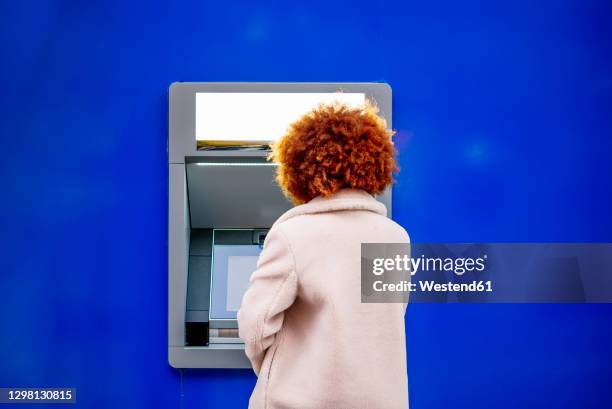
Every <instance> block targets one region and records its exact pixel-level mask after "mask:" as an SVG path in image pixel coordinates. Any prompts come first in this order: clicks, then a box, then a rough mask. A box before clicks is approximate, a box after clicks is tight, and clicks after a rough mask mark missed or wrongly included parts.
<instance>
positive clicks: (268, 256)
mask: <svg viewBox="0 0 612 409" xmlns="http://www.w3.org/2000/svg"><path fill="white" fill-rule="evenodd" d="M392 134H393V132H391V131H389V130H387V128H386V124H385V122H384V120H383V119H382V118H380V117H379V116H378V115H377V112H376V110H375V109H374V108H372V107H371V106H369V105H368V106H366V107H365V108H348V107H346V106H343V105H328V106H319V107H318V108H317V109H315V110H313V111H312V112H310V113H308V114H306V115H304V116H303V117H302V118H301V119H300V120H298V121H297V122H295V123H293V124H292V125H291V126H290V128H289V130H288V133H287V134H286V135H285V136H284V137H283V138H282V139H281V140H280V141H279V142H278V143H277V144H276V145H275V146H273V159H274V160H275V161H276V162H278V164H279V168H278V176H277V180H278V183H279V185H280V186H281V187H282V189H283V191H284V192H285V194H286V195H287V196H288V197H289V198H291V199H292V200H293V202H295V204H297V205H298V206H296V207H294V208H293V209H291V210H289V211H288V212H286V213H285V214H283V215H282V216H281V217H280V218H279V219H278V220H277V221H276V222H275V223H274V225H273V226H272V228H271V229H270V232H269V233H268V236H267V238H266V241H265V245H264V249H263V251H262V253H261V256H260V258H259V262H258V265H257V271H255V272H254V273H253V275H252V277H251V283H250V287H249V289H248V290H247V291H246V293H245V295H244V298H243V301H242V306H241V308H240V311H239V312H238V324H239V328H240V330H239V331H240V337H241V338H242V339H243V340H244V341H245V346H246V354H247V356H248V357H249V359H250V361H251V363H252V364H253V369H254V370H255V373H256V374H257V375H258V380H257V385H256V386H255V390H254V392H253V395H252V396H251V400H250V404H249V407H250V408H253V409H254V408H296V409H307V408H317V409H319V408H321V409H358V408H368V409H375V408H381V409H391V408H403V409H405V408H407V406H408V381H407V372H406V350H405V332H404V313H405V304H397V303H396V304H392V303H389V304H365V303H361V290H360V277H361V270H360V251H361V243H372V242H380V243H386V242H388V243H408V241H409V239H408V234H407V233H406V231H405V230H404V229H403V228H402V227H401V226H399V225H398V224H396V223H395V222H393V221H392V220H390V219H388V218H387V217H386V208H385V206H384V205H383V204H381V203H379V202H378V201H376V200H375V199H374V197H373V196H372V195H374V194H378V193H381V192H383V191H384V190H385V189H386V188H387V187H388V186H389V185H390V184H391V182H392V172H393V171H394V170H395V159H394V152H395V151H394V147H393V144H392V142H391V136H392Z"/></svg>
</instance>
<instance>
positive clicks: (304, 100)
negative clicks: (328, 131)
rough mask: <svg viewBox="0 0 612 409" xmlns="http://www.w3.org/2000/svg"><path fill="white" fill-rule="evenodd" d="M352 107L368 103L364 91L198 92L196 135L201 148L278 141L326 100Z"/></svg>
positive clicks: (326, 101)
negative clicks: (291, 126) (292, 124)
mask: <svg viewBox="0 0 612 409" xmlns="http://www.w3.org/2000/svg"><path fill="white" fill-rule="evenodd" d="M332 102H339V103H343V104H346V105H348V106H351V107H359V106H363V105H364V104H365V94H364V93H351V92H347V93H342V92H319V93H316V92H314V93H311V92H304V93H296V92H287V93H274V92H268V93H265V92H264V93H260V92H246V93H240V92H228V93H224V92H198V93H196V104H195V110H196V117H195V122H196V125H195V135H196V141H197V146H198V149H201V148H204V147H206V146H231V145H236V146H241V145H245V146H246V145H249V144H265V143H269V142H274V141H276V140H277V139H279V138H280V137H281V136H283V135H284V134H285V132H286V130H287V127H288V126H289V124H291V123H292V122H294V121H296V120H297V119H299V118H300V116H302V115H303V114H305V113H307V112H308V111H310V110H311V109H313V108H315V107H316V106H317V105H319V104H322V103H332Z"/></svg>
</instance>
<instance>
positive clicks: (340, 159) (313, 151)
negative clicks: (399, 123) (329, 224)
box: [271, 103, 397, 204]
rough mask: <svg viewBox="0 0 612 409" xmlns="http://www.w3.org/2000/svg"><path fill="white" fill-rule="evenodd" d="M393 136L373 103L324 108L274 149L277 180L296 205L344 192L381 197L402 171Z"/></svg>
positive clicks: (293, 126)
mask: <svg viewBox="0 0 612 409" xmlns="http://www.w3.org/2000/svg"><path fill="white" fill-rule="evenodd" d="M393 134H394V132H393V131H390V130H388V129H387V125H386V122H385V120H384V119H383V118H381V117H380V116H378V110H377V109H376V108H375V107H374V105H372V104H371V103H367V104H366V105H365V107H359V108H350V107H348V106H346V105H342V104H331V105H319V106H318V107H317V108H315V109H314V110H312V111H311V112H309V113H307V114H305V115H304V116H302V117H301V118H300V119H299V120H297V121H296V122H294V123H292V124H291V125H290V126H289V129H288V131H287V133H286V134H285V135H284V136H283V137H282V138H281V139H280V140H279V141H278V142H277V143H276V144H274V145H273V146H272V154H271V159H272V160H274V161H275V162H277V163H278V164H279V167H278V173H277V177H276V179H277V182H278V184H279V185H280V187H281V188H282V190H283V192H284V193H285V195H286V196H287V197H289V198H290V199H291V200H292V201H293V202H294V203H295V204H301V203H306V202H308V201H310V200H311V199H313V198H315V197H316V196H329V195H331V194H333V193H336V192H337V191H338V190H340V189H342V188H356V189H362V190H365V191H366V192H368V193H370V194H378V193H382V192H383V191H384V190H385V188H386V187H387V186H389V185H390V184H391V183H392V181H393V172H395V171H397V166H396V163H395V148H394V147H393V142H392V141H391V136H393Z"/></svg>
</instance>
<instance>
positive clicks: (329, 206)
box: [275, 188, 387, 224]
mask: <svg viewBox="0 0 612 409" xmlns="http://www.w3.org/2000/svg"><path fill="white" fill-rule="evenodd" d="M340 210H365V211H370V212H374V213H378V214H380V215H382V216H386V215H387V208H386V207H385V205H384V204H382V203H380V202H379V201H377V200H376V199H374V197H373V196H372V195H370V194H369V193H368V192H366V191H364V190H361V189H348V188H346V189H340V190H339V191H338V192H336V193H334V194H333V195H330V196H326V197H323V196H317V197H315V198H314V199H312V200H311V201H310V202H308V203H305V204H302V205H299V206H296V207H294V208H292V209H291V210H288V211H287V212H285V213H284V214H283V215H282V216H281V217H280V218H279V219H278V220H277V221H276V223H275V224H277V223H282V222H284V221H285V220H288V219H291V218H292V217H296V216H301V215H304V214H315V213H327V212H335V211H340Z"/></svg>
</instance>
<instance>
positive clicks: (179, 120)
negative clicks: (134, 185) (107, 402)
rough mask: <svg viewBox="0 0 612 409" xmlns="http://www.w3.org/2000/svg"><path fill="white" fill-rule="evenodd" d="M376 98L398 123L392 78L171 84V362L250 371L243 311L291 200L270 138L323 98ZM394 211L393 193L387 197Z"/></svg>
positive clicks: (384, 199)
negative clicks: (269, 239) (241, 330)
mask: <svg viewBox="0 0 612 409" xmlns="http://www.w3.org/2000/svg"><path fill="white" fill-rule="evenodd" d="M366 98H367V99H370V100H373V101H374V102H375V103H376V104H377V105H378V107H379V109H380V113H381V115H382V116H383V117H384V118H385V119H386V120H387V124H388V126H389V127H391V89H390V88H389V86H388V85H387V84H384V83H186V82H177V83H174V84H172V85H171V86H170V98H169V101H170V107H169V109H170V114H169V140H168V172H169V188H168V193H169V197H168V361H169V363H170V365H171V366H173V367H175V368H248V367H250V363H249V361H248V359H247V358H246V355H245V353H244V344H243V343H242V341H241V340H240V338H238V326H237V320H236V313H237V310H238V308H239V307H240V302H241V300H242V295H243V294H244V291H245V290H246V288H247V287H248V284H249V277H250V275H251V273H252V272H253V271H254V270H255V268H256V263H257V258H258V256H259V253H260V252H261V248H262V245H263V242H264V240H265V237H266V234H267V232H268V229H269V228H270V226H272V224H273V223H274V221H275V220H276V219H277V218H278V217H279V216H280V215H281V214H282V213H283V212H285V211H287V210H288V209H289V208H291V204H290V203H289V202H288V201H287V199H286V198H285V197H284V196H283V194H282V192H281V190H280V189H279V188H278V186H277V185H276V184H275V181H274V177H275V171H276V169H275V164H274V163H271V162H269V161H268V160H267V156H268V154H269V144H270V143H271V142H273V141H275V140H276V139H278V138H279V137H281V136H282V135H283V134H284V132H285V130H286V129H287V127H288V125H289V124H290V123H291V122H293V121H295V120H297V119H298V118H299V117H300V116H301V115H302V114H304V113H306V112H308V111H309V110H311V109H312V108H314V107H315V106H317V105H318V104H320V103H329V102H332V101H340V102H343V103H346V104H348V105H360V104H363V103H364V101H365V99H366ZM378 199H379V200H380V201H382V202H383V203H385V205H386V206H387V209H388V210H389V212H390V211H391V192H390V190H389V191H388V192H386V193H385V194H383V195H381V196H380V197H379V198H378Z"/></svg>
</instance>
